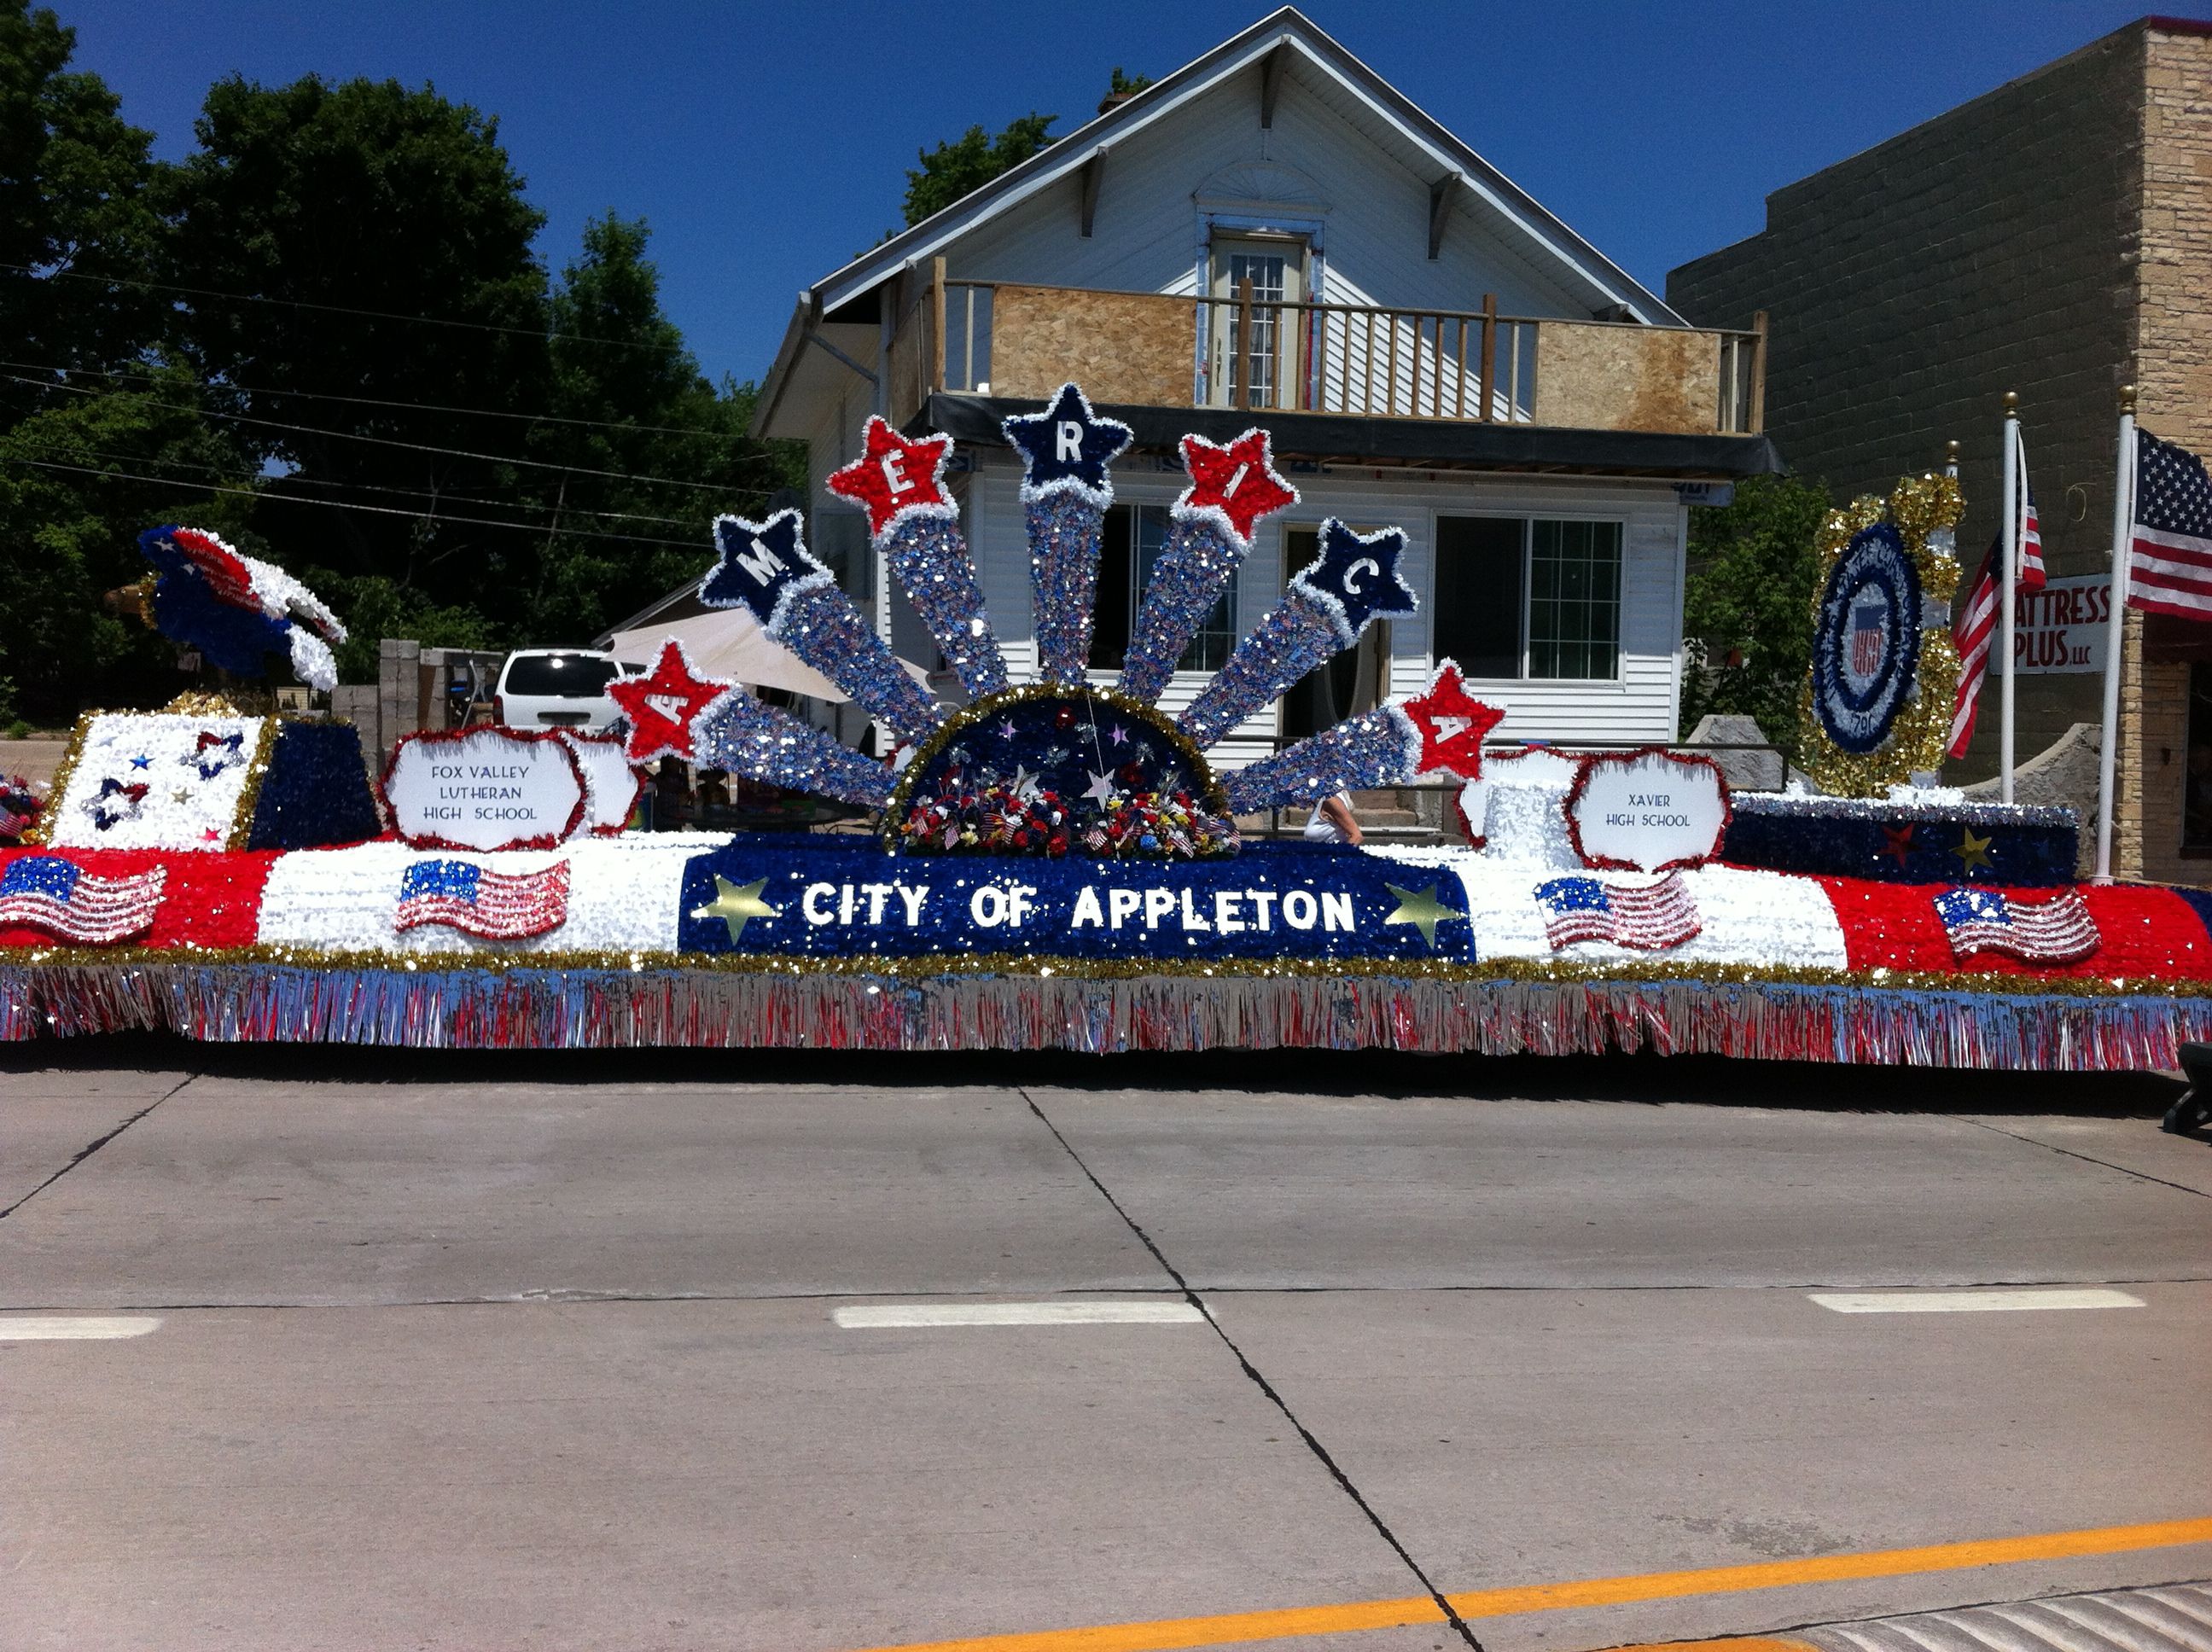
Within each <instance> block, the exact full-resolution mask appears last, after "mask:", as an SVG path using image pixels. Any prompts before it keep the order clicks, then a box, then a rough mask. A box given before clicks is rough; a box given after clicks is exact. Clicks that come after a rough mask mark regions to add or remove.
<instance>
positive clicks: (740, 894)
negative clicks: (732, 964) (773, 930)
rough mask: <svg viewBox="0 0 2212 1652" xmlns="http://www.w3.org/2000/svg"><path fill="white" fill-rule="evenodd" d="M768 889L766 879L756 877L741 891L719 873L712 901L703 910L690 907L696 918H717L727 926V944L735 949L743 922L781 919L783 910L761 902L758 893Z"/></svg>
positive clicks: (743, 927) (715, 875)
mask: <svg viewBox="0 0 2212 1652" xmlns="http://www.w3.org/2000/svg"><path fill="white" fill-rule="evenodd" d="M767 887H768V879H767V878H757V879H755V880H754V881H753V882H752V883H750V884H745V885H744V887H743V888H740V887H738V885H737V884H732V882H731V881H730V880H729V879H728V878H725V877H723V876H722V875H721V873H720V872H716V873H715V874H714V899H713V900H711V901H709V902H707V904H706V905H705V906H702V907H693V908H691V915H692V916H693V917H695V918H720V920H722V921H723V922H724V923H726V924H727V925H729V926H730V944H731V945H732V946H735V945H736V944H738V941H739V940H740V939H742V938H744V932H745V925H746V923H747V922H748V921H749V920H752V919H754V918H780V917H781V916H782V915H783V909H782V908H780V907H772V906H770V905H769V903H768V902H765V901H763V900H762V899H761V891H762V890H764V889H766V888H767Z"/></svg>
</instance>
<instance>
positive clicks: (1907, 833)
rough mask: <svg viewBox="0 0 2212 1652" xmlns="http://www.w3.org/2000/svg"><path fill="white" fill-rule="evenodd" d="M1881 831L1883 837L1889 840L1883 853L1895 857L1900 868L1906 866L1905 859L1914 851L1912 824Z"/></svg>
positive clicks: (1888, 827) (1886, 827)
mask: <svg viewBox="0 0 2212 1652" xmlns="http://www.w3.org/2000/svg"><path fill="white" fill-rule="evenodd" d="M1881 831H1882V835H1883V836H1884V837H1887V839H1888V840H1889V841H1888V842H1887V844H1886V845H1884V846H1883V848H1882V853H1884V854H1886V855H1890V856H1893V857H1894V858H1895V859H1896V861H1897V864H1898V865H1900V866H1901V865H1904V864H1905V856H1906V855H1907V854H1909V853H1911V851H1912V826H1911V823H1909V822H1908V823H1906V824H1905V825H1903V826H1885V827H1883V828H1882V829H1881Z"/></svg>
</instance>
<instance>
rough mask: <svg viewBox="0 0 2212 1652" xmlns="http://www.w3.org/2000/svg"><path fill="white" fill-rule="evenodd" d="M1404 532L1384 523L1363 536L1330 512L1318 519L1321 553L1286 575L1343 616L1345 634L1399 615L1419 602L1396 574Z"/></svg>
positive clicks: (1402, 615)
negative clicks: (1387, 526)
mask: <svg viewBox="0 0 2212 1652" xmlns="http://www.w3.org/2000/svg"><path fill="white" fill-rule="evenodd" d="M1405 553H1406V536H1405V535H1404V534H1403V533H1402V532H1401V531H1399V530H1398V529H1396V528H1383V529H1382V530H1380V531H1377V532H1375V533H1370V534H1369V535H1367V536H1366V537H1365V538H1362V537H1361V536H1359V535H1358V534H1356V533H1354V532H1353V531H1352V530H1351V529H1350V528H1348V527H1346V526H1345V525H1344V524H1343V523H1341V522H1340V521H1338V520H1337V519H1335V518H1334V517H1333V516H1332V517H1331V518H1329V519H1328V521H1326V522H1324V523H1322V530H1321V555H1319V556H1316V557H1315V558H1314V560H1313V561H1312V562H1309V563H1307V564H1306V565H1305V566H1304V568H1300V569H1299V570H1298V571H1297V574H1294V575H1292V576H1291V584H1292V585H1294V586H1299V587H1302V588H1303V589H1304V590H1306V591H1309V592H1312V593H1313V594H1315V595H1316V596H1319V597H1321V598H1324V599H1325V600H1326V601H1327V602H1328V603H1329V604H1332V605H1333V606H1334V608H1336V609H1338V610H1341V611H1342V613H1343V615H1344V621H1345V624H1346V626H1347V627H1348V628H1349V630H1350V634H1351V635H1350V636H1348V637H1347V638H1346V644H1347V646H1349V642H1350V641H1351V637H1356V636H1357V635H1358V633H1359V632H1360V631H1361V629H1364V627H1365V626H1366V624H1367V622H1368V621H1370V620H1371V619H1403V618H1405V617H1407V616H1408V615H1410V614H1413V612H1415V611H1416V610H1419V607H1420V599H1419V598H1417V597H1415V596H1414V595H1413V588H1412V587H1411V586H1408V585H1407V583H1406V582H1405V581H1404V580H1401V579H1400V578H1399V577H1398V560H1399V558H1400V557H1401V556H1404V555H1405Z"/></svg>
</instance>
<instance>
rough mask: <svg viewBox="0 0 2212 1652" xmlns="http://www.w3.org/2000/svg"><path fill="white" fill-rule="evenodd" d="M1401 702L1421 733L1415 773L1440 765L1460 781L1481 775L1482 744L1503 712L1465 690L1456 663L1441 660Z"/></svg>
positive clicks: (1498, 722)
mask: <svg viewBox="0 0 2212 1652" xmlns="http://www.w3.org/2000/svg"><path fill="white" fill-rule="evenodd" d="M1401 703H1402V705H1403V706H1404V708H1405V712H1406V716H1407V719H1408V720H1410V721H1411V722H1412V723H1413V726H1414V728H1415V729H1417V730H1418V731H1419V733H1420V736H1421V760H1420V762H1419V763H1418V764H1417V765H1416V766H1415V768H1414V771H1413V772H1414V773H1415V774H1428V773H1429V772H1430V771H1431V770H1432V769H1438V768H1441V769H1443V770H1444V771H1446V772H1447V773H1449V774H1456V775H1458V776H1459V777H1460V778H1461V779H1462V780H1480V779H1481V778H1482V743H1483V742H1484V741H1485V740H1486V739H1487V738H1490V731H1491V730H1492V729H1493V728H1496V727H1497V726H1498V724H1500V723H1502V722H1504V720H1505V714H1504V711H1502V710H1500V709H1499V708H1498V707H1496V706H1486V705H1485V704H1484V703H1483V702H1482V701H1480V700H1478V699H1476V698H1475V697H1474V695H1471V694H1469V693H1468V691H1467V685H1466V684H1465V683H1463V682H1462V680H1461V678H1460V674H1459V667H1458V665H1455V663H1454V662H1452V661H1451V660H1449V659H1447V660H1445V661H1444V662H1443V664H1442V665H1438V666H1437V674H1436V675H1435V676H1434V677H1431V678H1430V679H1429V686H1428V687H1427V688H1426V689H1424V690H1423V691H1422V692H1421V693H1419V694H1417V695H1413V696H1412V697H1411V698H1409V699H1407V700H1406V701H1402V702H1401Z"/></svg>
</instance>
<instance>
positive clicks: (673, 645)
mask: <svg viewBox="0 0 2212 1652" xmlns="http://www.w3.org/2000/svg"><path fill="white" fill-rule="evenodd" d="M736 686H737V685H736V684H735V683H726V682H724V681H722V680H721V679H720V677H701V676H699V675H697V674H696V672H694V671H692V669H691V661H690V658H689V657H688V656H686V655H685V653H684V645H683V644H682V643H680V642H678V641H677V640H676V639H675V638H674V637H670V638H669V639H668V640H667V641H665V642H663V643H662V644H661V645H660V658H659V659H657V660H655V661H654V662H653V670H652V671H650V672H648V673H647V675H645V676H643V677H617V678H616V679H615V680H614V681H613V682H611V683H608V684H607V698H609V699H610V700H611V701H614V702H615V704H617V705H618V706H620V707H621V708H623V716H624V717H626V718H628V719H629V741H628V743H627V744H625V745H624V746H623V756H625V757H627V758H629V760H630V762H634V763H641V762H646V761H647V760H648V759H650V758H653V757H660V756H668V757H689V756H691V755H692V753H691V725H692V724H693V723H694V722H696V720H698V717H699V714H701V713H702V712H703V711H705V710H706V709H707V708H708V707H709V706H711V705H713V704H714V702H715V701H717V700H720V698H721V697H722V696H723V695H726V694H727V693H729V692H730V690H731V689H733V688H735V687H736Z"/></svg>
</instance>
